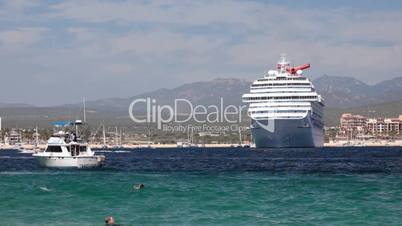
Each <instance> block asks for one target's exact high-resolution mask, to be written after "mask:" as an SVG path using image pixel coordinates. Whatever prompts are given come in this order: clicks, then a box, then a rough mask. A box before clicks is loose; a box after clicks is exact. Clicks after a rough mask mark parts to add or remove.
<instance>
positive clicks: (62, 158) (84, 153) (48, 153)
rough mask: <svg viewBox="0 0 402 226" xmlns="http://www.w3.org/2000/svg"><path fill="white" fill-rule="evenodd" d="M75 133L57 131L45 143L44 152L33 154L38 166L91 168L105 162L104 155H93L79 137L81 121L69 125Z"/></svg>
mask: <svg viewBox="0 0 402 226" xmlns="http://www.w3.org/2000/svg"><path fill="white" fill-rule="evenodd" d="M71 125H72V126H73V128H75V131H73V130H72V131H68V132H65V131H59V132H57V133H55V134H53V136H52V137H50V138H49V140H48V142H47V148H46V150H45V151H44V152H39V153H35V154H33V155H32V156H34V157H35V158H36V159H37V160H38V162H39V164H40V165H41V166H44V167H54V168H93V167H100V166H102V165H103V163H104V161H105V156H104V155H95V152H93V151H92V150H91V148H90V147H89V145H88V144H87V143H86V142H84V141H83V140H82V139H81V137H80V136H79V131H78V127H79V125H82V122H81V120H77V121H75V122H74V123H72V124H71Z"/></svg>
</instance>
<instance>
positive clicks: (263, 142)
mask: <svg viewBox="0 0 402 226" xmlns="http://www.w3.org/2000/svg"><path fill="white" fill-rule="evenodd" d="M270 123H274V127H273V128H274V130H273V132H270V131H268V130H267V129H265V128H264V125H267V120H258V121H256V120H252V124H251V134H252V137H253V141H254V143H255V146H256V147H257V148H287V147H292V148H304V147H321V146H323V144H324V130H323V127H322V126H320V125H318V124H317V123H314V122H312V120H311V118H310V115H308V116H306V117H305V118H302V119H276V120H273V122H270ZM261 125H262V126H261Z"/></svg>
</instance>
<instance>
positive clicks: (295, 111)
mask: <svg viewBox="0 0 402 226" xmlns="http://www.w3.org/2000/svg"><path fill="white" fill-rule="evenodd" d="M304 112H306V110H275V111H252V112H251V113H257V114H258V113H304Z"/></svg>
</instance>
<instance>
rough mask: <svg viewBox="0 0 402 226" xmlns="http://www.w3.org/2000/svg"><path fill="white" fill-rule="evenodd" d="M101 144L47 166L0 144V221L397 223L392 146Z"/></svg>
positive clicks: (401, 192) (399, 176)
mask: <svg viewBox="0 0 402 226" xmlns="http://www.w3.org/2000/svg"><path fill="white" fill-rule="evenodd" d="M101 152H102V151H101ZM102 153H103V154H105V155H106V158H107V160H106V165H105V167H104V168H102V169H97V170H50V169H43V168H40V167H39V166H38V165H37V163H36V162H35V160H34V159H33V158H32V157H30V155H29V154H20V153H18V152H17V151H13V150H10V151H0V225H104V223H103V220H104V218H105V217H106V216H109V215H112V216H113V217H114V218H115V219H116V221H117V223H119V224H122V225H402V149H401V148H322V149H273V150H253V149H237V148H232V149H230V148H226V149H225V148H224V149H162V150H160V149H155V150H152V149H136V150H125V151H124V150H123V151H122V150H120V151H117V152H115V151H112V152H109V151H103V152H102ZM139 183H143V184H144V185H145V189H143V190H141V191H136V190H133V189H132V187H133V185H135V184H139Z"/></svg>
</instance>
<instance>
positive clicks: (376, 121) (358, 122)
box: [337, 113, 402, 140]
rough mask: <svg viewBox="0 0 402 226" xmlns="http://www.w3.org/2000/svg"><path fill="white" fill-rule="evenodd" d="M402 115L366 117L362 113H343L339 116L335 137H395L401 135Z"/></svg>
mask: <svg viewBox="0 0 402 226" xmlns="http://www.w3.org/2000/svg"><path fill="white" fill-rule="evenodd" d="M401 130H402V115H399V118H368V117H366V116H362V115H353V114H351V113H345V114H342V115H341V118H340V128H339V132H338V135H337V138H338V139H340V140H342V139H359V138H360V139H364V138H367V139H369V138H397V137H400V136H401Z"/></svg>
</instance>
